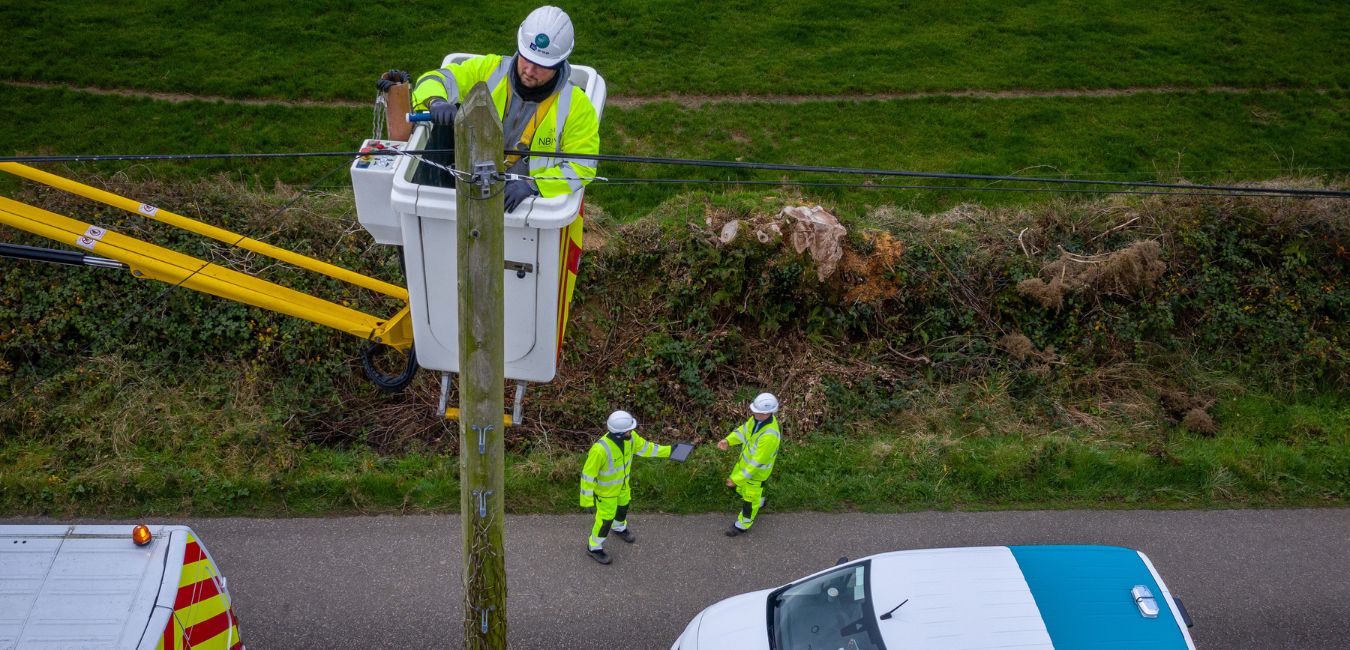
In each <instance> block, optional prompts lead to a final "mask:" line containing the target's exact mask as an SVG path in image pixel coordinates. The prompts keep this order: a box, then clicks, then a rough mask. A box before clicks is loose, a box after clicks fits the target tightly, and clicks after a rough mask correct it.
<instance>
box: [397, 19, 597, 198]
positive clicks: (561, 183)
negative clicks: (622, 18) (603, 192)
mask: <svg viewBox="0 0 1350 650" xmlns="http://www.w3.org/2000/svg"><path fill="white" fill-rule="evenodd" d="M573 45H574V40H573V35H572V19H571V18H570V17H569V16H568V15H567V13H566V12H564V11H563V10H562V9H559V8H557V7H551V6H544V7H540V8H538V9H535V10H534V11H532V12H530V15H529V16H526V17H525V21H524V22H522V23H521V24H520V29H518V30H517V31H516V48H517V49H516V53H515V55H513V56H509V57H505V56H500V55H496V54H488V55H484V56H476V57H473V58H471V59H468V60H466V61H463V62H461V63H452V64H450V65H449V66H447V67H444V68H441V69H439V70H432V71H430V72H427V73H425V74H423V75H422V76H420V77H418V78H417V83H416V84H415V85H414V86H413V90H412V105H413V110H415V111H417V110H425V111H430V112H431V120H432V123H433V124H434V125H435V126H436V127H440V128H433V129H432V135H431V141H430V142H429V143H428V144H427V148H428V149H452V148H454V130H455V129H454V124H455V113H456V112H457V111H458V110H459V104H460V102H461V101H463V100H464V99H465V98H466V97H467V96H468V94H469V91H470V90H471V89H472V88H473V87H474V85H475V84H477V83H478V82H480V81H483V82H487V85H488V88H489V89H490V90H491V91H492V101H493V103H494V104H495V105H496V107H497V114H498V116H500V117H501V118H502V136H503V142H504V143H505V144H506V148H507V149H514V150H517V151H530V152H531V155H529V156H526V157H523V158H522V157H519V156H507V158H506V165H507V170H506V171H507V173H508V174H515V175H518V176H520V177H519V178H514V179H512V178H510V177H508V179H509V180H507V182H506V188H505V189H504V190H503V193H504V194H505V203H506V211H507V212H510V211H512V210H515V209H516V207H518V206H519V205H520V204H521V203H522V202H524V201H525V199H527V198H533V197H536V196H542V197H544V198H548V197H553V196H559V195H562V194H567V193H569V192H576V191H578V190H580V189H581V188H582V187H584V186H585V185H586V184H587V183H589V182H590V181H591V179H592V178H594V177H595V172H596V161H595V160H592V159H579V158H566V159H562V158H553V157H550V156H548V155H547V154H548V152H562V153H571V154H598V153H600V122H599V119H598V118H597V117H596V114H595V107H594V106H593V105H592V104H591V101H590V99H588V98H587V97H586V93H585V91H583V90H582V89H581V88H578V87H576V86H574V85H572V82H571V76H572V70H571V66H569V65H568V64H567V57H568V55H570V54H571V53H572V47H573ZM406 80H407V73H405V72H400V71H397V70H391V71H390V72H387V73H385V74H384V75H382V76H381V79H380V81H379V82H377V84H376V85H377V86H378V87H379V89H380V90H381V91H387V90H388V89H389V87H391V86H392V85H393V84H396V83H399V82H401V81H406ZM438 156H439V157H438ZM428 159H430V160H435V161H436V162H438V163H441V164H446V165H448V164H453V162H454V160H453V157H452V156H444V155H428ZM424 170H431V171H428V172H427V175H426V176H422V175H421V174H422V173H423V171H424ZM417 182H419V183H430V184H435V185H441V186H445V187H454V178H453V177H451V176H450V175H449V174H445V173H444V172H440V171H439V170H434V168H432V167H431V166H429V165H422V166H420V167H419V179H418V181H417Z"/></svg>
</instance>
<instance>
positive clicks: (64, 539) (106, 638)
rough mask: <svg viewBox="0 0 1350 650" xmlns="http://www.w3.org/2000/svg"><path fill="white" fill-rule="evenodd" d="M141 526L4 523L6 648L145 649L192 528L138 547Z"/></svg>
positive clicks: (0, 599)
mask: <svg viewBox="0 0 1350 650" xmlns="http://www.w3.org/2000/svg"><path fill="white" fill-rule="evenodd" d="M134 527H135V526H133V525H130V524H127V525H112V526H109V525H99V526H80V525H75V526H62V525H39V526H0V647H6V648H9V647H23V648H69V647H80V648H123V647H134V646H136V645H138V644H139V642H140V640H141V638H142V637H143V636H144V635H145V632H146V626H147V624H148V623H149V621H150V618H151V615H152V613H153V611H154V608H155V602H156V600H157V599H158V598H159V596H160V591H161V588H162V585H161V583H162V582H163V578H164V573H165V570H166V563H167V560H168V558H169V557H171V555H170V554H169V552H168V550H169V547H170V545H171V544H172V542H173V537H174V533H176V532H180V531H181V532H182V534H180V535H178V537H179V538H180V539H183V538H186V533H188V532H190V529H189V528H188V527H186V526H167V525H163V526H150V531H151V533H152V535H153V539H152V540H151V541H150V543H149V544H147V545H145V546H136V545H135V544H134V543H133V542H132V541H131V531H132V529H133V528H134ZM180 544H181V542H180ZM180 548H181V546H180ZM181 559H182V554H181V553H179V554H177V560H176V561H180V562H181ZM174 587H175V588H176V585H174ZM169 602H172V600H170V601H169Z"/></svg>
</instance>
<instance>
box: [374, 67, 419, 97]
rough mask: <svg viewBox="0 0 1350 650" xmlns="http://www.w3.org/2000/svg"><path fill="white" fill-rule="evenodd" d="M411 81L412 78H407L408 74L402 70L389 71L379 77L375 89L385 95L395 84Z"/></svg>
mask: <svg viewBox="0 0 1350 650" xmlns="http://www.w3.org/2000/svg"><path fill="white" fill-rule="evenodd" d="M411 79H412V78H411V77H409V76H408V73H406V72H404V71H402V70H390V71H389V72H386V73H384V74H382V75H380V80H379V81H376V82H375V87H376V88H379V89H380V92H382V93H387V92H389V89H390V88H393V87H394V86H395V85H396V84H401V83H408V81H409V80H411Z"/></svg>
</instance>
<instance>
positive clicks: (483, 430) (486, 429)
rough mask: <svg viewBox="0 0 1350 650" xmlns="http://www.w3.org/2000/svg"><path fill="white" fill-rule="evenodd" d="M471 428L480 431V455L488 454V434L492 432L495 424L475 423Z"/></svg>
mask: <svg viewBox="0 0 1350 650" xmlns="http://www.w3.org/2000/svg"><path fill="white" fill-rule="evenodd" d="M469 428H470V429H472V430H474V431H475V432H477V433H478V455H479V456H482V455H483V454H486V453H487V434H489V433H492V429H493V426H492V425H491V424H486V425H484V424H474V425H470V426H469Z"/></svg>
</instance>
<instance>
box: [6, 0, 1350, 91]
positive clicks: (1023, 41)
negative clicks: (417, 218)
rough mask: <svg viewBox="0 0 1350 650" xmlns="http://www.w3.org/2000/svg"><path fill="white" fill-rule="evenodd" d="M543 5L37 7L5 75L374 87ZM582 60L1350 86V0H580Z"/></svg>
mask: <svg viewBox="0 0 1350 650" xmlns="http://www.w3.org/2000/svg"><path fill="white" fill-rule="evenodd" d="M537 4H538V3H536V2H534V1H533V0H530V1H513V2H500V3H489V4H485V5H476V6H473V7H472V8H469V7H463V6H460V5H447V4H446V3H445V2H442V1H437V0H413V1H410V2H401V3H398V4H394V5H391V4H386V3H355V4H350V3H335V2H323V1H319V0H300V1H295V2H281V1H279V0H253V1H250V2H232V3H221V4H217V3H183V2H176V1H173V0H153V1H148V2H138V3H118V4H100V3H87V2H55V3H45V4H44V5H43V7H42V9H41V10H40V11H36V10H34V8H33V7H31V6H29V5H24V4H23V3H13V4H7V5H5V7H4V8H0V28H3V29H4V33H5V35H6V40H7V41H8V42H9V43H12V44H13V45H12V46H11V48H10V50H9V51H8V52H7V54H6V56H5V57H4V59H3V60H2V61H0V79H5V78H7V79H20V80H46V81H58V82H70V83H75V84H84V85H93V86H104V87H117V88H137V89H143V90H156V91H168V92H188V93H204V94H212V95H227V96H232V97H278V98H286V97H303V98H348V99H352V98H361V99H364V98H367V97H370V96H372V95H373V90H372V88H371V85H372V83H373V80H374V78H375V77H376V75H378V73H379V72H380V71H382V70H385V69H388V68H391V67H398V68H405V69H409V70H412V71H417V72H420V71H423V70H429V69H433V68H435V67H438V66H439V63H440V57H442V56H444V55H445V54H447V53H449V52H452V51H457V52H500V53H507V52H510V51H511V50H512V49H513V48H514V47H515V41H514V36H515V30H516V26H517V25H518V24H519V22H520V20H521V19H522V18H524V16H525V15H526V14H527V13H528V12H529V10H530V9H532V8H534V7H535V6H537ZM565 8H566V9H568V10H569V11H570V12H571V14H572V16H573V19H574V21H575V23H576V25H577V33H578V36H579V40H578V45H577V49H576V51H575V53H574V55H573V58H574V59H575V60H577V61H579V62H582V63H585V64H587V65H591V66H594V67H596V68H597V69H599V70H600V71H601V73H602V74H604V75H605V76H606V77H607V79H608V80H609V82H610V85H611V92H613V93H619V94H623V95H653V94H665V93H681V94H684V93H711V94H741V93H754V94H822V95H828V94H833V93H840V92H895V91H918V90H952V89H963V88H981V89H1018V88H1040V89H1045V88H1113V87H1130V86H1182V87H1188V88H1194V87H1207V86H1215V85H1232V86H1249V87H1250V86H1257V87H1269V86H1279V87H1314V86H1315V87H1328V88H1334V87H1341V88H1344V87H1346V86H1347V85H1350V70H1348V69H1347V58H1346V56H1345V50H1344V43H1345V42H1346V41H1347V39H1350V32H1347V29H1348V28H1347V25H1348V24H1350V6H1347V5H1346V4H1345V3H1336V2H1317V1H1315V0H1283V1H1279V2H1261V1H1259V0H1243V1H1240V2H1231V1H1228V2H1225V1H1221V0H1208V1H1205V2H1183V1H1178V0H1164V1H1160V2H1150V3H1138V2H1130V1H1128V0H1103V1H1100V2H1066V1H1063V0H1042V1H1039V2H1029V3H1016V4H1010V3H1006V2H999V1H998V0H978V1H975V2H961V3H949V2H936V1H918V2H894V1H893V0H844V1H835V2H812V1H808V0H790V1H788V2H780V3H776V4H775V5H774V6H773V8H772V10H770V9H767V8H765V7H764V6H763V5H762V4H761V3H759V2H751V1H748V0H735V1H731V2H724V1H715V0H703V1H699V2H681V3H654V2H648V1H644V0H620V1H617V2H594V3H590V2H588V3H572V4H571V5H568V6H567V7H565Z"/></svg>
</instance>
